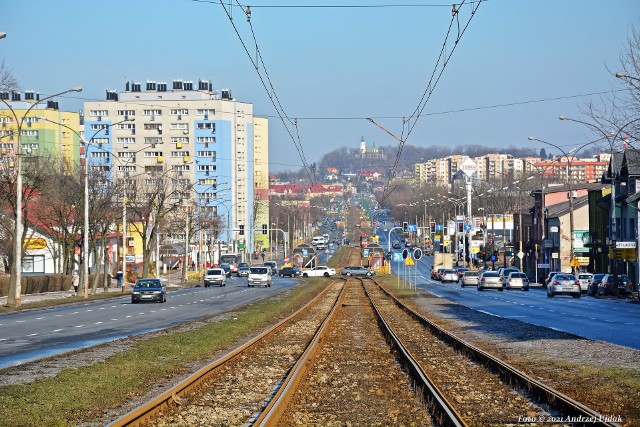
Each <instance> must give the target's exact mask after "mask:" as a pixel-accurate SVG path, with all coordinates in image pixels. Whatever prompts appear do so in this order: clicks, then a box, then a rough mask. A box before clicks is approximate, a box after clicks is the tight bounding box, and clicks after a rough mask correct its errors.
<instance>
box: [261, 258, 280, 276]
mask: <svg viewBox="0 0 640 427" xmlns="http://www.w3.org/2000/svg"><path fill="white" fill-rule="evenodd" d="M262 265H264V266H265V267H269V268H271V274H272V275H275V274H278V265H277V264H276V263H275V261H265V262H264V263H263V264H262Z"/></svg>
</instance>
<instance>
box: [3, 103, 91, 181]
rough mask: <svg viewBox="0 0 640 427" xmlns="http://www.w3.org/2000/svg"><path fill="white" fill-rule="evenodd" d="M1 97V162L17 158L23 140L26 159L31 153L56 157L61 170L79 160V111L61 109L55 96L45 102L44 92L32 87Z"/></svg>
mask: <svg viewBox="0 0 640 427" xmlns="http://www.w3.org/2000/svg"><path fill="white" fill-rule="evenodd" d="M0 99H1V100H2V101H0V162H7V163H11V162H12V161H13V158H14V157H15V154H16V150H17V149H18V141H20V145H21V154H22V155H23V156H24V157H23V158H24V159H25V161H28V159H29V156H38V157H52V158H55V159H56V160H57V161H58V164H59V166H60V171H69V170H72V168H73V166H74V165H77V164H78V162H79V154H80V138H81V135H82V128H81V125H80V121H81V117H80V113H79V112H72V111H62V110H60V108H59V104H58V102H59V101H57V100H55V99H50V100H47V101H46V102H41V101H40V94H38V93H34V92H31V91H27V92H24V93H21V92H15V91H13V92H6V91H5V92H0Z"/></svg>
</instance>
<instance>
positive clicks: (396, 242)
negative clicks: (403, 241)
mask: <svg viewBox="0 0 640 427" xmlns="http://www.w3.org/2000/svg"><path fill="white" fill-rule="evenodd" d="M392 248H393V249H401V248H402V246H400V242H398V241H395V242H393V245H392Z"/></svg>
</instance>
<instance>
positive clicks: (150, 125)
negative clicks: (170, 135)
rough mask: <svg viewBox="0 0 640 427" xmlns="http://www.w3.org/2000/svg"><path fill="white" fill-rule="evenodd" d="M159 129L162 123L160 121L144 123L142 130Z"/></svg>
mask: <svg viewBox="0 0 640 427" xmlns="http://www.w3.org/2000/svg"><path fill="white" fill-rule="evenodd" d="M153 129H155V130H160V129H162V125H161V124H160V123H145V124H144V130H153Z"/></svg>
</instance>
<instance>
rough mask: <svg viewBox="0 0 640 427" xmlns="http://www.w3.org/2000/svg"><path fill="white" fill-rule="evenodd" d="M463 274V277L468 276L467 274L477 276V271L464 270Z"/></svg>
mask: <svg viewBox="0 0 640 427" xmlns="http://www.w3.org/2000/svg"><path fill="white" fill-rule="evenodd" d="M464 275H465V277H468V276H477V275H478V272H477V271H465V273H464Z"/></svg>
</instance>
